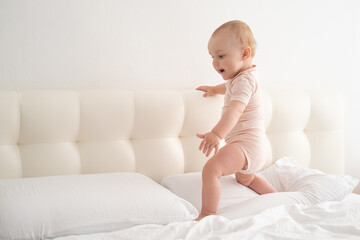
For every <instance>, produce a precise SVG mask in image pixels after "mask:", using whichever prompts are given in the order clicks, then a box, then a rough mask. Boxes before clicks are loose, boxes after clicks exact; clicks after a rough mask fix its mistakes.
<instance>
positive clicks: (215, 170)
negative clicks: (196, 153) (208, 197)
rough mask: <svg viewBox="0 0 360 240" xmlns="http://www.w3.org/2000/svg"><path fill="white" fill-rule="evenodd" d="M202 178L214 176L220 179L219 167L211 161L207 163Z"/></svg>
mask: <svg viewBox="0 0 360 240" xmlns="http://www.w3.org/2000/svg"><path fill="white" fill-rule="evenodd" d="M202 175H203V177H207V176H216V177H221V172H220V171H219V167H218V166H216V164H215V163H214V162H212V161H208V162H207V163H206V164H205V166H204V167H203V170H202Z"/></svg>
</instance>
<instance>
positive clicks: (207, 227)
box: [56, 196, 360, 240]
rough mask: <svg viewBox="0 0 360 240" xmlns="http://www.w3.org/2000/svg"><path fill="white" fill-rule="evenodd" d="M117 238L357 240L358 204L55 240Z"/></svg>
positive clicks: (269, 211)
mask: <svg viewBox="0 0 360 240" xmlns="http://www.w3.org/2000/svg"><path fill="white" fill-rule="evenodd" d="M115 239H116V240H119V239H129V240H130V239H131V240H134V239H139V240H140V239H141V240H144V239H149V240H161V239H166V240H170V239H186V240H200V239H244V240H246V239H249V240H253V239H256V240H258V239H259V240H261V239H264V240H269V239H276V240H279V239H299V240H300V239H324V240H325V239H326V240H329V239H347V240H348V239H360V201H359V198H358V196H357V198H356V199H355V198H352V197H348V198H347V199H345V200H344V201H343V202H324V203H321V204H318V205H315V206H304V205H289V206H278V207H273V208H270V209H267V210H265V211H262V212H260V213H258V214H256V215H253V216H248V217H243V218H237V219H233V220H228V219H226V218H225V217H222V216H209V217H206V218H204V219H202V220H201V221H200V222H195V221H187V222H174V223H171V224H168V225H165V226H163V225H155V224H146V225H140V226H136V227H132V228H127V229H123V230H119V231H115V232H109V233H95V234H90V235H81V236H68V237H61V238H56V240H115Z"/></svg>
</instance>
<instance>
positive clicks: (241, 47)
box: [196, 21, 276, 220]
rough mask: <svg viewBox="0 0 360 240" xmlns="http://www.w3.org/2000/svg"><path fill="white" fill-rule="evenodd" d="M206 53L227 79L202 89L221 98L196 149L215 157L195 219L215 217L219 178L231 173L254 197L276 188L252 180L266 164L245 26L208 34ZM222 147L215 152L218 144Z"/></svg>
mask: <svg viewBox="0 0 360 240" xmlns="http://www.w3.org/2000/svg"><path fill="white" fill-rule="evenodd" d="M208 49H209V53H210V55H211V57H212V58H213V67H214V68H215V70H216V71H217V72H218V73H219V74H220V75H221V76H222V78H223V79H224V80H225V81H226V82H225V83H224V84H220V85H217V86H201V87H198V88H197V90H201V91H204V92H205V94H204V97H208V96H213V95H216V94H225V99H224V106H223V109H222V116H221V119H220V121H219V122H218V123H217V124H216V126H215V127H214V128H213V129H212V130H211V131H210V132H208V133H205V134H197V136H198V137H199V138H201V139H202V141H201V144H200V147H199V149H200V150H202V151H203V153H204V154H205V155H206V156H209V155H210V153H211V152H212V151H213V150H214V156H213V157H212V158H210V159H209V160H208V161H207V163H206V164H205V166H204V168H203V171H202V181H203V187H202V208H201V213H200V215H199V216H198V218H197V219H196V220H200V219H202V218H204V217H205V216H207V215H211V214H216V212H217V208H218V204H219V201H220V194H221V185H220V182H219V178H220V177H221V176H225V175H229V174H234V173H235V176H236V180H237V182H239V183H240V184H242V185H244V186H246V187H249V188H251V189H252V190H254V191H255V192H257V193H259V194H265V193H272V192H276V190H275V189H274V188H273V187H272V186H271V185H270V183H268V182H267V181H266V180H265V179H263V178H260V177H259V176H256V175H255V173H256V172H257V171H259V170H260V169H261V168H262V167H263V165H264V162H265V157H266V156H265V146H266V145H265V144H266V136H265V127H264V107H263V99H262V92H261V88H260V85H259V83H258V79H257V78H258V77H257V68H256V66H255V65H252V60H253V57H254V55H255V50H256V41H255V39H254V36H253V34H252V32H251V30H250V28H249V26H248V25H247V24H246V23H244V22H241V21H230V22H226V23H224V24H223V25H221V26H220V27H219V28H217V29H216V30H215V32H214V33H213V34H212V36H211V38H210V40H209V43H208ZM223 138H225V142H226V144H225V146H224V147H222V148H221V149H219V143H220V140H221V139H223Z"/></svg>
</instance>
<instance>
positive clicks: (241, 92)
mask: <svg viewBox="0 0 360 240" xmlns="http://www.w3.org/2000/svg"><path fill="white" fill-rule="evenodd" d="M255 89H256V88H255V79H254V78H252V77H250V76H241V77H239V78H236V79H234V80H233V82H232V83H231V84H230V93H231V97H230V101H239V102H242V103H244V104H245V105H248V103H249V101H250V98H251V96H252V95H253V94H254V92H255Z"/></svg>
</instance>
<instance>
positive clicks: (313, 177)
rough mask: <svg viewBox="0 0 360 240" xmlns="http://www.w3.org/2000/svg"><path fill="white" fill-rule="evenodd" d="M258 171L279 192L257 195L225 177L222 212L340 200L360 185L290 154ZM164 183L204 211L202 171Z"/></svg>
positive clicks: (246, 212)
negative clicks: (301, 164)
mask: <svg viewBox="0 0 360 240" xmlns="http://www.w3.org/2000/svg"><path fill="white" fill-rule="evenodd" d="M257 174H258V175H259V176H263V177H264V178H265V179H267V180H268V181H269V182H270V183H271V184H272V185H273V186H274V188H275V189H276V190H277V191H279V192H277V193H271V194H264V195H258V194H257V193H255V192H254V191H252V190H251V189H249V188H247V187H244V186H242V185H241V184H238V183H237V182H236V179H235V176H234V175H229V176H226V177H222V178H221V179H220V183H221V186H222V195H221V198H220V203H219V207H218V214H219V215H222V216H225V217H228V218H236V217H243V216H248V215H253V214H256V213H258V212H260V211H262V210H265V209H267V208H270V207H273V206H278V205H284V204H285V205H286V204H296V203H297V204H307V205H309V204H317V203H320V202H324V201H333V200H338V201H340V200H342V199H343V198H344V197H345V196H346V195H348V194H349V193H351V192H352V191H353V189H354V187H355V186H356V185H357V184H358V180H357V179H355V178H352V177H350V176H335V175H330V174H325V173H322V172H320V171H318V170H314V169H309V168H303V167H299V166H297V164H296V163H295V160H294V159H293V158H289V157H284V158H281V159H279V160H278V161H277V162H276V163H275V164H274V165H272V166H270V167H269V168H267V169H266V170H264V171H261V172H259V173H257ZM161 184H162V185H163V186H165V187H166V188H168V189H169V190H171V191H172V192H174V193H175V194H177V195H178V196H180V197H182V198H184V199H186V200H188V201H189V202H190V203H191V204H193V205H194V206H195V207H196V208H197V209H198V211H201V186H202V182H201V173H200V172H197V173H187V174H181V175H174V176H168V177H166V178H164V179H163V181H162V183H161Z"/></svg>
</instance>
